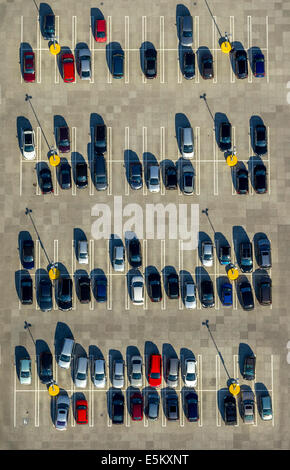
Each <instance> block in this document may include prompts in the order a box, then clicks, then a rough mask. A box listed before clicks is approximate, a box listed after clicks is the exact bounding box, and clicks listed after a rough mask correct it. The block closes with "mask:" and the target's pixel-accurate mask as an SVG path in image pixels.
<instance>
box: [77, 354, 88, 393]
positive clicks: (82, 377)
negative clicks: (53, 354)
mask: <svg viewBox="0 0 290 470" xmlns="http://www.w3.org/2000/svg"><path fill="white" fill-rule="evenodd" d="M87 375H88V359H87V358H86V357H79V358H78V359H77V365H76V370H75V386H76V387H80V388H85V387H86V386H87Z"/></svg>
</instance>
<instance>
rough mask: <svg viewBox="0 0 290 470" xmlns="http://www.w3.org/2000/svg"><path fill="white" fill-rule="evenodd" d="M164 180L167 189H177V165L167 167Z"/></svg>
mask: <svg viewBox="0 0 290 470" xmlns="http://www.w3.org/2000/svg"><path fill="white" fill-rule="evenodd" d="M164 180H165V181H164V185H165V188H166V189H177V169H176V166H175V165H168V166H167V167H166V169H165V178H164Z"/></svg>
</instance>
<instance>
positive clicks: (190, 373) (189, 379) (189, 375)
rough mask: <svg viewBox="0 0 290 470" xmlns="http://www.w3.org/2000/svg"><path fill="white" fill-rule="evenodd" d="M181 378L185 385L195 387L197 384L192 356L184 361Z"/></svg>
mask: <svg viewBox="0 0 290 470" xmlns="http://www.w3.org/2000/svg"><path fill="white" fill-rule="evenodd" d="M183 380H184V383H185V385H186V386H187V387H196V385H197V372H196V360H195V359H194V357H188V358H187V359H185V361H184V377H183Z"/></svg>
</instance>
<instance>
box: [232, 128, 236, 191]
mask: <svg viewBox="0 0 290 470" xmlns="http://www.w3.org/2000/svg"><path fill="white" fill-rule="evenodd" d="M232 139H233V147H235V146H236V128H235V126H232ZM232 171H233V175H234V176H233V178H236V167H233V170H232ZM233 178H231V182H232V196H236V195H237V193H236V190H235V187H234V183H233Z"/></svg>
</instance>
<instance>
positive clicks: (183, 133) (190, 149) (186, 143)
mask: <svg viewBox="0 0 290 470" xmlns="http://www.w3.org/2000/svg"><path fill="white" fill-rule="evenodd" d="M180 149H181V155H182V157H183V158H193V157H194V138H193V129H192V127H190V126H188V127H180Z"/></svg>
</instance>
